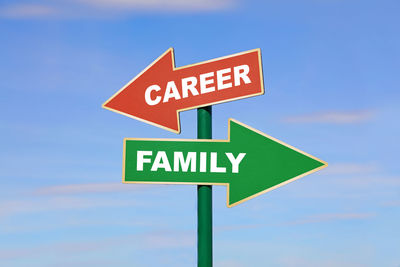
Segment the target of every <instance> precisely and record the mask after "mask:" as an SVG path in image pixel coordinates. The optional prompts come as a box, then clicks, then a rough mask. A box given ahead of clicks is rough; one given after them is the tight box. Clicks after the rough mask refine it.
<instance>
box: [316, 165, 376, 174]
mask: <svg viewBox="0 0 400 267" xmlns="http://www.w3.org/2000/svg"><path fill="white" fill-rule="evenodd" d="M378 170H379V168H378V166H377V164H376V163H365V164H359V163H333V164H331V165H329V166H328V167H327V168H325V169H323V170H321V172H320V174H321V175H323V174H325V175H342V174H368V173H374V172H376V171H378Z"/></svg>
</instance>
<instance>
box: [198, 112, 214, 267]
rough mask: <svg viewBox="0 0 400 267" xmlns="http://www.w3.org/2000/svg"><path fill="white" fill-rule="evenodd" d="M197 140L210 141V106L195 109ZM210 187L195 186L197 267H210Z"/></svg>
mask: <svg viewBox="0 0 400 267" xmlns="http://www.w3.org/2000/svg"><path fill="white" fill-rule="evenodd" d="M197 138H198V139H212V106H207V107H203V108H198V109H197ZM212 265H213V264H212V186H211V185H198V186H197V266H198V267H212Z"/></svg>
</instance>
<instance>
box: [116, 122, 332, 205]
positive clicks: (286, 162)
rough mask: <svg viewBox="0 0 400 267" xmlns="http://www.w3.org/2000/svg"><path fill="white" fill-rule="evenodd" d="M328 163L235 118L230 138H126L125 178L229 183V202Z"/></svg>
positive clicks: (246, 197) (269, 187)
mask: <svg viewBox="0 0 400 267" xmlns="http://www.w3.org/2000/svg"><path fill="white" fill-rule="evenodd" d="M325 166H326V163H325V162H323V161H321V160H319V159H317V158H315V157H313V156H311V155H308V154H306V153H305V152H302V151H300V150H298V149H296V148H294V147H291V146H289V145H287V144H285V143H283V142H281V141H279V140H277V139H275V138H273V137H271V136H268V135H266V134H263V133H261V132H259V131H257V130H255V129H253V128H250V127H249V126H247V125H244V124H242V123H240V122H238V121H236V120H233V119H230V120H229V131H228V140H206V139H194V140H189V139H182V140H179V139H178V140H177V139H140V138H125V140H124V161H123V168H124V171H123V182H125V183H162V184H205V185H226V186H227V206H228V207H233V206H235V205H237V204H239V203H242V202H243V201H246V200H248V199H250V198H253V197H255V196H258V195H260V194H262V193H265V192H268V191H270V190H272V189H275V188H277V187H279V186H282V185H284V184H287V183H289V182H291V181H294V180H296V179H298V178H300V177H303V176H304V175H307V174H309V173H311V172H315V171H317V170H319V169H321V168H323V167H325Z"/></svg>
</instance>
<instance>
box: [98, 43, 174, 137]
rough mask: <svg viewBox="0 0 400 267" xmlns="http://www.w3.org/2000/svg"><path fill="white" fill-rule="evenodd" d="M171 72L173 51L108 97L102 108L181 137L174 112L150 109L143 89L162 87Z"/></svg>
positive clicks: (162, 108)
mask: <svg viewBox="0 0 400 267" xmlns="http://www.w3.org/2000/svg"><path fill="white" fill-rule="evenodd" d="M174 68H175V61H174V50H173V48H172V47H171V48H169V49H167V50H166V51H165V52H164V53H163V54H162V55H161V56H159V57H158V58H157V59H156V60H154V61H153V62H152V63H151V64H150V65H149V66H147V67H146V68H145V69H144V70H143V71H142V72H141V73H139V74H138V75H137V76H136V77H135V78H133V79H132V80H131V81H129V82H128V83H127V84H126V85H125V86H124V87H122V88H121V89H120V90H119V91H118V92H117V93H115V94H114V95H113V96H112V97H110V98H109V99H108V100H107V101H106V102H105V103H104V104H103V105H102V106H103V108H105V109H108V110H111V111H114V112H117V113H120V114H123V115H125V116H128V117H131V118H134V119H137V120H140V121H143V122H145V123H149V124H152V125H155V126H158V127H161V128H164V129H166V130H169V131H172V132H174V133H180V124H179V117H178V113H177V111H176V110H172V109H169V108H165V107H162V106H149V105H148V104H147V103H146V101H145V91H146V89H147V88H148V87H149V86H150V85H152V84H157V83H159V84H162V83H164V82H165V80H167V79H168V77H169V75H170V74H171V72H173V70H174ZM155 77H156V78H155Z"/></svg>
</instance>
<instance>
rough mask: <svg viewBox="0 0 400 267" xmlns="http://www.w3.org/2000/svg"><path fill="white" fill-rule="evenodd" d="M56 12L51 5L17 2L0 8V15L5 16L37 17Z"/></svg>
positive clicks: (48, 15) (51, 14) (52, 14)
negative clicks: (17, 3)
mask: <svg viewBox="0 0 400 267" xmlns="http://www.w3.org/2000/svg"><path fill="white" fill-rule="evenodd" d="M57 13H58V11H57V9H56V8H54V7H51V6H45V5H37V4H19V5H10V6H5V7H2V8H0V17H5V18H39V17H50V16H54V15H56V14H57Z"/></svg>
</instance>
